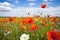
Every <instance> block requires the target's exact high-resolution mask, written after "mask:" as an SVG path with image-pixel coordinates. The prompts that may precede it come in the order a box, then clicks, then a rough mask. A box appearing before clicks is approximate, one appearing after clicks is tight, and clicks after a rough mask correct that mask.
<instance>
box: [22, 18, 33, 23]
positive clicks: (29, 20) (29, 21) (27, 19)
mask: <svg viewBox="0 0 60 40" xmlns="http://www.w3.org/2000/svg"><path fill="white" fill-rule="evenodd" d="M22 21H23V23H24V24H33V23H34V19H33V18H31V17H26V18H23V20H22Z"/></svg>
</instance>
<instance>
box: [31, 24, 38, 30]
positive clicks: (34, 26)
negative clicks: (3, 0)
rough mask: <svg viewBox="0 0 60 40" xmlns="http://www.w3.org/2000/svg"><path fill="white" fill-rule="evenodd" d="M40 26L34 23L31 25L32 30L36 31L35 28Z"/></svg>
mask: <svg viewBox="0 0 60 40" xmlns="http://www.w3.org/2000/svg"><path fill="white" fill-rule="evenodd" d="M38 28H39V27H38V26H37V25H35V24H32V25H31V27H30V31H34V30H37V29H38Z"/></svg>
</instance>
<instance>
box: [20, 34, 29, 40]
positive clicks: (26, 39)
mask: <svg viewBox="0 0 60 40" xmlns="http://www.w3.org/2000/svg"><path fill="white" fill-rule="evenodd" d="M20 40H29V35H27V34H22V35H21V37H20Z"/></svg>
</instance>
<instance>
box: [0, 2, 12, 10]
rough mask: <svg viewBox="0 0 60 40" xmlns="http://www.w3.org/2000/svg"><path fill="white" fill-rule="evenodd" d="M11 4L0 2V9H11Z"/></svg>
mask: <svg viewBox="0 0 60 40" xmlns="http://www.w3.org/2000/svg"><path fill="white" fill-rule="evenodd" d="M11 9H12V8H11V4H10V3H8V2H4V3H0V10H11Z"/></svg>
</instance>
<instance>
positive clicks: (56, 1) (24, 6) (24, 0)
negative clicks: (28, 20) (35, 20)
mask: <svg viewBox="0 0 60 40" xmlns="http://www.w3.org/2000/svg"><path fill="white" fill-rule="evenodd" d="M41 4H47V7H46V8H44V9H43V8H41V7H40V6H41ZM28 12H29V13H30V15H31V16H33V15H40V16H46V15H50V16H60V0H0V16H18V17H21V16H27V15H28V14H27V13H28ZM40 13H42V15H41V14H40Z"/></svg>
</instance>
